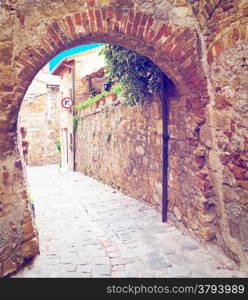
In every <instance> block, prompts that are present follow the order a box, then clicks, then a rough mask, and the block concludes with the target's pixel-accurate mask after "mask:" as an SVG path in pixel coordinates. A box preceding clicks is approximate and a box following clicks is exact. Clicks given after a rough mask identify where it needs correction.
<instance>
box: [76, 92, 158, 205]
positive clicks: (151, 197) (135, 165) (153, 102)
mask: <svg viewBox="0 0 248 300" xmlns="http://www.w3.org/2000/svg"><path fill="white" fill-rule="evenodd" d="M107 101H108V98H107ZM110 103H111V102H110ZM118 103H119V102H118ZM114 104H115V102H114ZM161 109H162V108H161V100H160V99H159V97H156V98H155V99H150V100H149V101H146V102H145V104H144V105H143V106H141V105H139V106H134V107H130V106H123V105H121V104H117V105H112V106H111V105H110V104H107V105H105V106H104V107H100V108H98V109H97V110H94V107H92V111H91V107H89V108H87V109H85V110H81V111H80V119H79V121H78V126H77V131H76V169H77V170H78V171H80V172H82V173H84V174H88V175H90V176H93V177H95V178H97V179H100V180H101V181H103V182H105V183H107V184H110V185H113V186H115V187H117V188H120V190H122V191H123V192H124V193H126V194H128V195H131V196H132V197H134V198H136V199H138V200H141V201H145V202H148V203H150V204H152V205H153V206H154V207H155V208H157V209H159V210H160V209H161V200H162V112H161Z"/></svg>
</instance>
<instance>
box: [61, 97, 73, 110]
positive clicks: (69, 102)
mask: <svg viewBox="0 0 248 300" xmlns="http://www.w3.org/2000/svg"><path fill="white" fill-rule="evenodd" d="M72 104H73V103H72V99H71V98H69V97H65V98H63V99H62V100H61V105H62V106H63V107H64V108H66V109H70V108H71V107H72Z"/></svg>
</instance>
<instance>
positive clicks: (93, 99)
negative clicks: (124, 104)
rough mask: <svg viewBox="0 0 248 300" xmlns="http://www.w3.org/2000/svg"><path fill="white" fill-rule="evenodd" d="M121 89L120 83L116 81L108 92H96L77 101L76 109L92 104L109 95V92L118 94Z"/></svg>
mask: <svg viewBox="0 0 248 300" xmlns="http://www.w3.org/2000/svg"><path fill="white" fill-rule="evenodd" d="M121 91H122V85H121V84H120V83H117V84H115V85H114V86H113V87H112V88H111V90H110V91H109V92H106V91H103V92H101V93H100V94H97V95H95V96H93V97H89V98H88V99H87V100H86V101H84V102H81V103H79V104H78V106H77V107H76V109H83V108H85V107H87V106H89V105H92V104H94V103H96V102H98V101H99V100H101V99H103V98H104V97H106V96H107V95H110V94H116V95H118V94H120V93H121Z"/></svg>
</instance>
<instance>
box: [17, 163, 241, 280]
mask: <svg viewBox="0 0 248 300" xmlns="http://www.w3.org/2000/svg"><path fill="white" fill-rule="evenodd" d="M28 179H29V185H30V186H31V187H30V188H31V193H32V197H33V198H34V199H35V212H36V223H37V227H38V231H39V236H40V248H41V254H40V255H39V256H37V257H36V258H35V259H34V262H33V263H32V264H31V265H29V266H27V267H25V268H24V269H23V270H21V271H20V272H19V273H17V274H16V275H14V276H12V277H240V276H242V274H241V273H239V272H238V271H236V270H231V269H230V268H232V267H233V265H232V263H231V262H230V261H228V260H226V261H225V262H223V260H222V261H217V260H216V258H213V257H212V256H210V255H209V254H208V253H207V252H206V251H205V250H204V249H203V248H201V247H200V246H199V245H198V244H197V243H196V242H195V241H194V240H192V239H191V238H190V237H188V236H186V235H183V234H182V233H181V232H180V231H178V229H176V228H175V227H173V226H172V225H170V224H168V223H161V216H160V214H159V213H158V212H156V211H155V210H153V209H152V208H151V207H148V206H146V205H144V204H143V203H140V202H139V201H137V200H135V199H133V198H130V197H128V196H125V195H124V194H122V193H121V192H119V191H116V190H114V189H113V188H111V187H109V186H107V185H104V184H103V183H100V182H98V181H96V180H94V179H92V178H90V177H87V176H84V175H82V174H80V173H72V172H69V173H64V174H61V173H59V168H58V166H54V165H52V166H43V167H32V168H28ZM226 263H227V264H228V265H225V264H226Z"/></svg>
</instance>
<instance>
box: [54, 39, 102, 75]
mask: <svg viewBox="0 0 248 300" xmlns="http://www.w3.org/2000/svg"><path fill="white" fill-rule="evenodd" d="M102 45H103V44H89V45H83V46H78V47H75V48H71V49H69V50H66V51H63V52H61V53H59V54H58V55H56V56H54V58H53V59H51V60H50V62H49V71H50V72H51V71H52V70H53V69H54V68H55V67H56V66H57V64H58V63H59V62H60V61H61V60H63V59H64V58H65V57H68V56H71V55H74V54H77V53H80V52H84V51H87V50H90V49H93V48H97V47H100V46H102Z"/></svg>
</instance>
